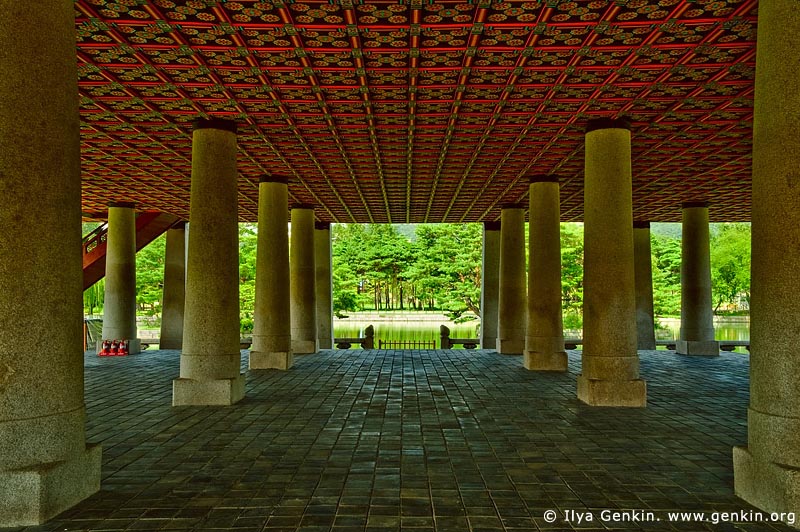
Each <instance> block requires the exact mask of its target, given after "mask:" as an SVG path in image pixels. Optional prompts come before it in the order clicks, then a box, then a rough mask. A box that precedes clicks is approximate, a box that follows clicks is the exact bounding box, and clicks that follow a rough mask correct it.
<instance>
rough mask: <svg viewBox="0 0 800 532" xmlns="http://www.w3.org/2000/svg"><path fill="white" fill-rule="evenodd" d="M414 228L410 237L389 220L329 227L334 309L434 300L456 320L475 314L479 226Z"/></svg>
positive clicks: (416, 304)
mask: <svg viewBox="0 0 800 532" xmlns="http://www.w3.org/2000/svg"><path fill="white" fill-rule="evenodd" d="M409 227H410V226H403V229H404V230H405V231H406V233H407V232H408V229H409ZM414 228H415V234H414V239H413V243H412V241H411V239H409V238H408V237H407V236H405V235H403V234H401V233H400V232H399V231H398V230H397V228H396V226H393V225H387V224H383V225H361V224H348V225H341V224H337V225H334V226H333V227H332V238H333V301H334V310H335V311H336V312H340V313H341V312H345V311H354V310H358V309H365V308H368V307H371V308H375V309H376V310H393V309H401V310H402V309H405V308H412V309H422V308H432V307H434V306H436V307H437V308H439V309H441V310H443V311H444V312H446V313H448V314H449V315H450V316H451V317H452V318H453V319H456V320H466V319H474V316H472V315H471V314H470V313H468V311H471V312H472V313H474V314H475V315H480V308H479V307H480V265H481V239H482V232H481V231H482V229H481V226H480V225H478V224H439V225H417V226H415V227H414Z"/></svg>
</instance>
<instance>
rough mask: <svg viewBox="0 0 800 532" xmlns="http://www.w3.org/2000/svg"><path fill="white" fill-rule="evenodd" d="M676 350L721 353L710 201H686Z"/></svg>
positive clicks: (682, 353) (695, 352) (684, 352)
mask: <svg viewBox="0 0 800 532" xmlns="http://www.w3.org/2000/svg"><path fill="white" fill-rule="evenodd" d="M675 350H676V351H677V353H678V354H680V355H705V356H719V342H717V341H715V340H714V312H713V310H712V306H711V250H710V244H709V234H708V204H707V203H704V202H690V203H684V204H683V231H682V237H681V332H680V339H679V340H678V341H677V342H676V349H675Z"/></svg>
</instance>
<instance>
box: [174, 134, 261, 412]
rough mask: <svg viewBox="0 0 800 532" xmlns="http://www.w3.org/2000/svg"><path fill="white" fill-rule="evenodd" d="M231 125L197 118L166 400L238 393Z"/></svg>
mask: <svg viewBox="0 0 800 532" xmlns="http://www.w3.org/2000/svg"><path fill="white" fill-rule="evenodd" d="M236 151H237V148H236V124H235V123H234V122H232V121H230V120H224V119H220V118H211V119H198V120H197V121H195V124H194V133H193V135H192V185H191V196H190V202H191V211H190V214H189V224H190V225H191V231H189V250H188V258H187V271H186V305H185V311H184V324H183V351H182V352H181V366H180V378H178V379H175V380H174V381H173V387H172V404H173V405H174V406H181V405H231V404H234V403H236V402H238V401H240V400H241V399H242V398H243V397H244V387H245V377H244V375H242V374H240V373H239V365H240V357H241V355H240V352H239V226H238V197H237V190H236V185H237V179H238V175H237V170H236Z"/></svg>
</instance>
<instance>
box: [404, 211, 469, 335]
mask: <svg viewBox="0 0 800 532" xmlns="http://www.w3.org/2000/svg"><path fill="white" fill-rule="evenodd" d="M482 240H483V228H482V227H481V226H480V225H479V224H437V225H419V226H417V239H416V242H415V246H414V247H415V251H416V253H415V254H416V261H415V263H414V264H413V265H412V267H411V268H410V271H409V274H408V275H409V278H410V279H411V280H413V281H414V282H415V283H416V284H417V285H419V286H420V288H421V291H422V293H423V294H424V295H425V296H427V297H430V298H432V299H434V300H435V301H436V302H437V304H438V306H439V307H440V308H441V309H442V310H443V311H444V312H445V313H446V314H447V315H448V317H450V319H452V320H453V321H454V322H456V323H460V322H463V321H469V320H473V319H475V318H476V317H479V316H480V315H481V311H480V301H481V254H482V251H481V250H482Z"/></svg>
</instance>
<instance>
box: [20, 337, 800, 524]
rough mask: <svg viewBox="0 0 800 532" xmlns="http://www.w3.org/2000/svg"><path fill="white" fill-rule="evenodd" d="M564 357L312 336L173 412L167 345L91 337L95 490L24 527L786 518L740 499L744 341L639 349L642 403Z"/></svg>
mask: <svg viewBox="0 0 800 532" xmlns="http://www.w3.org/2000/svg"><path fill="white" fill-rule="evenodd" d="M569 356H570V371H569V373H566V374H547V373H534V372H530V371H527V370H525V369H524V368H523V367H522V360H521V357H519V356H503V355H498V354H496V353H495V352H494V351H481V350H478V351H463V350H452V351H443V350H435V351H434V350H431V351H402V350H397V351H377V350H375V351H362V350H360V349H355V350H347V351H323V352H320V353H318V354H316V355H310V356H303V357H296V363H295V365H294V367H293V368H291V370H289V371H285V372H281V371H277V370H265V371H257V372H249V373H248V376H247V398H246V399H245V400H243V401H242V402H240V403H238V404H236V405H234V406H231V407H178V408H174V407H172V406H171V391H172V382H171V381H172V379H173V378H175V377H176V376H177V375H178V363H179V353H178V352H177V351H149V352H148V351H145V352H144V353H143V354H141V355H136V356H130V357H120V358H98V357H96V356H94V355H92V354H90V353H87V354H86V402H87V408H88V424H87V431H88V436H87V440H88V441H89V442H92V443H99V444H102V446H103V472H102V477H103V480H102V488H101V491H100V492H99V493H97V494H96V495H94V496H92V497H90V498H89V499H87V500H86V501H84V502H82V503H81V504H79V505H78V506H76V507H75V508H73V509H71V510H68V511H66V512H64V513H63V514H61V515H60V516H58V517H57V518H55V519H53V520H52V521H50V522H48V523H47V524H45V525H42V526H39V527H29V528H27V529H17V530H26V532H33V531H42V532H54V531H56V530H98V531H100V530H107V531H120V530H137V531H144V530H198V531H199V530H202V531H210V530H214V531H219V532H222V531H228V532H232V531H233V532H262V531H263V532H279V531H291V532H322V531H335V532H354V531H359V532H392V531H397V530H403V531H406V530H408V531H416V532H433V531H437V532H448V531H452V532H470V531H471V532H500V531H508V532H528V531H534V530H548V531H556V530H608V529H628V530H640V529H646V530H746V531H752V532H756V531H768V530H791V528H789V527H788V526H786V525H783V524H780V523H767V522H754V521H755V520H757V519H759V517H763V516H765V514H760V513H758V512H757V511H756V510H755V509H754V508H752V507H751V506H749V505H747V504H746V503H744V502H743V501H742V500H740V499H738V498H737V497H735V496H734V495H733V487H732V486H733V469H732V465H731V448H732V447H733V446H734V445H740V444H743V443H745V442H746V441H747V432H746V411H747V404H748V363H749V359H748V356H747V355H742V354H736V353H726V354H723V355H722V356H720V357H718V358H689V357H682V356H679V355H676V354H674V353H673V352H671V351H645V352H641V373H642V376H643V377H644V378H645V379H646V380H647V386H648V407H647V408H646V409H630V408H596V407H589V406H586V405H584V404H583V403H581V402H579V401H578V400H577V399H576V397H575V378H576V375H577V374H578V373H579V371H580V351H572V352H570V355H569ZM246 361H247V357H246V352H243V356H242V367H243V371H244V370H246V367H247V364H246ZM547 510H553V511H555V512H556V514H555V516H556V518H555V521H554V522H553V523H548V522H547V519H546V517H549V514H546V512H547ZM603 510H606V511H608V510H613V511H623V514H622V515H619V516H617V517H618V518H621V517H623V516H627V517H628V518H629V519H633V518H634V517H638V519H639V520H633V521H617V520H612V519H611V516H608V515H605V514H604V513H603ZM672 511H683V512H705V513H706V521H699V520H697V519H696V518H693V519H684V520H679V521H671V520H670V518H669V512H672ZM648 512H651V513H648ZM712 512H738V513H739V514H740V515H738V516H733V517H734V518H731V516H722V517H721V519H719V521H720V522H718V523H716V524H715V523H713V522H712V521H711V520H712V519H713V520H718V519H717V517H719V516H715V515H713V514H712ZM741 514H743V515H741ZM589 517H593V520H592V521H588V519H589ZM579 518H582V520H581V522H578V520H579ZM603 518H605V519H603Z"/></svg>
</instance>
